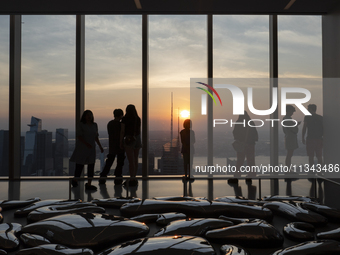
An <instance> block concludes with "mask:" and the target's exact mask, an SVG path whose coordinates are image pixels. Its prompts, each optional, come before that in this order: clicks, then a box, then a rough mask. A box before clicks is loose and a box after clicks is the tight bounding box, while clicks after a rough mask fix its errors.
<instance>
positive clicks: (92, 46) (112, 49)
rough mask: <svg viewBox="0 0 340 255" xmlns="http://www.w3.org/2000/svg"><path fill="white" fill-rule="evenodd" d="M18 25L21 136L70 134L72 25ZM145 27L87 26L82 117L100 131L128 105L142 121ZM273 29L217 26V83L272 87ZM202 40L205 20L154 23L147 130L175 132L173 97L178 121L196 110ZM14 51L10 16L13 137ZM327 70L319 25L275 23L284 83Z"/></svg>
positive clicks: (0, 63) (229, 22) (236, 21)
mask: <svg viewBox="0 0 340 255" xmlns="http://www.w3.org/2000/svg"><path fill="white" fill-rule="evenodd" d="M22 21H23V24H22V105H21V109H22V131H23V132H25V131H27V130H28V127H27V126H26V124H27V123H29V121H30V117H31V116H35V117H38V118H41V119H42V120H43V128H44V129H47V130H50V131H55V129H56V128H68V129H69V130H74V116H75V115H74V109H75V89H74V83H75V69H74V66H75V16H34V15H33V16H23V18H22ZM141 21H142V18H141V16H139V15H135V16H119V15H114V16H95V15H93V16H86V21H85V24H86V31H85V36H86V63H85V64H86V85H85V88H86V92H85V100H86V103H85V107H86V108H87V109H91V110H92V111H93V112H94V115H95V120H96V122H98V125H99V128H100V129H101V130H105V129H106V123H107V121H108V120H110V118H111V117H112V110H113V109H115V108H122V109H125V107H126V105H127V104H131V103H132V104H135V105H136V107H137V110H138V111H139V113H140V114H141V110H142V105H141V104H142V95H141V92H142V90H141V84H142V81H141V78H142V46H141V42H142V24H141ZM268 29H269V17H268V16H251V15H249V16H245V15H229V16H222V15H218V16H214V77H219V78H226V77H233V78H268V77H269V32H268ZM206 34H207V30H206V16H204V15H183V16H175V15H168V16H164V15H163V16H150V17H149V67H150V70H149V79H150V80H149V86H150V91H149V100H150V109H149V114H150V119H149V123H150V130H168V129H170V98H171V92H173V94H174V108H175V111H174V113H175V114H174V116H175V118H177V111H178V109H179V110H180V111H181V110H184V109H189V108H190V89H189V88H190V78H201V77H202V78H204V77H206V72H207V68H206V65H207V51H206V46H207V39H206ZM8 41H9V16H0V91H1V92H0V104H1V105H0V129H8V72H9V71H8V58H9V55H8V51H9V42H8ZM321 64H322V63H321V17H320V16H279V77H281V78H284V77H291V78H320V77H321V75H322V74H321ZM315 91H316V93H315V94H319V95H321V94H320V93H322V90H321V86H320V87H318V86H317V87H316V88H315ZM268 94H269V93H268ZM261 96H262V97H263V94H259V96H258V97H257V98H258V99H259V100H262V101H265V100H264V99H263V98H261ZM316 100H317V101H318V102H319V101H320V100H321V97H320V98H318V99H316ZM181 121H182V120H181ZM175 125H177V123H175Z"/></svg>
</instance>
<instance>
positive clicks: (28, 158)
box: [21, 116, 42, 175]
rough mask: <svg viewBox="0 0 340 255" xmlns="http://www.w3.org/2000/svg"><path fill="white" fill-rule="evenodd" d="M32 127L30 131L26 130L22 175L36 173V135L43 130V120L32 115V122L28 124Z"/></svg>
mask: <svg viewBox="0 0 340 255" xmlns="http://www.w3.org/2000/svg"><path fill="white" fill-rule="evenodd" d="M27 125H28V126H29V127H30V131H27V132H26V136H25V151H24V160H23V168H22V171H21V172H22V173H21V174H22V175H32V174H36V171H35V169H33V168H35V165H34V164H35V162H34V152H35V149H36V136H37V133H38V132H41V127H42V120H41V119H38V118H36V117H33V116H32V117H31V124H27Z"/></svg>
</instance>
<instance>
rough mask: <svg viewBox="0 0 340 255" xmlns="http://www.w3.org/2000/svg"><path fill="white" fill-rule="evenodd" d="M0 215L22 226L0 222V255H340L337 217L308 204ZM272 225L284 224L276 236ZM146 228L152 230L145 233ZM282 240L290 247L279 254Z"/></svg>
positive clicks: (44, 204)
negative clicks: (259, 254)
mask: <svg viewBox="0 0 340 255" xmlns="http://www.w3.org/2000/svg"><path fill="white" fill-rule="evenodd" d="M0 208H2V210H3V211H6V210H13V209H17V210H16V211H15V213H14V216H15V217H26V218H27V222H28V224H27V225H25V226H22V225H20V224H18V223H10V222H7V221H6V218H5V219H3V217H2V215H1V214H0V221H3V220H4V222H5V223H1V224H0V255H1V254H7V253H9V252H13V251H15V252H16V253H15V254H19V255H26V254H37V255H40V254H41V255H42V254H51V255H53V254H74V255H76V254H85V255H91V254H99V255H118V254H119V255H127V254H150V255H153V254H155V255H156V254H157V255H158V254H161V255H167V254H176V255H181V254H183V255H186V254H188V255H189V254H190V255H192V254H194V255H199V254H211V255H212V254H225V255H227V254H228V255H250V254H251V253H250V251H251V249H254V248H255V249H271V251H273V249H274V251H273V252H270V253H271V254H273V255H274V254H275V255H288V254H302V255H307V254H340V243H339V241H340V228H332V227H328V226H329V222H335V223H340V211H339V210H338V209H335V208H331V207H328V206H325V205H320V204H318V203H317V202H315V201H313V200H312V199H310V198H307V197H297V196H295V197H284V196H283V197H280V196H270V197H264V198H262V199H261V200H249V199H246V198H243V197H239V196H238V197H220V198H216V199H215V200H213V201H210V200H207V199H205V198H194V197H157V198H154V199H145V200H141V199H139V198H109V199H95V200H93V201H92V202H82V201H80V200H65V201H64V200H43V201H40V199H39V198H33V199H29V200H25V201H19V200H12V201H0ZM105 208H116V210H117V212H118V213H117V215H112V214H107V213H105V211H106V209H105ZM118 210H119V211H118ZM0 212H1V210H0ZM273 217H282V218H285V219H286V220H287V221H289V223H287V224H286V225H284V226H283V228H282V227H281V228H280V229H279V228H277V227H275V226H274V225H275V224H274V225H273V224H271V223H272V220H273ZM150 224H152V226H154V227H153V228H155V226H157V227H158V230H157V231H153V232H150V228H149V226H151V225H150ZM148 225H149V226H148ZM286 239H287V240H291V241H292V242H295V243H296V244H295V245H293V246H289V247H284V242H285V240H286ZM212 244H214V245H212ZM216 247H219V248H218V249H219V250H216ZM270 253H268V252H267V253H266V254H270Z"/></svg>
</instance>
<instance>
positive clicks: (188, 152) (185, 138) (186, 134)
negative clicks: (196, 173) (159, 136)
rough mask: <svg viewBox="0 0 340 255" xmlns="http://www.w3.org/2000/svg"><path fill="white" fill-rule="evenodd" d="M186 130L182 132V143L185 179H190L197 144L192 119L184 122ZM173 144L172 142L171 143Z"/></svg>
mask: <svg viewBox="0 0 340 255" xmlns="http://www.w3.org/2000/svg"><path fill="white" fill-rule="evenodd" d="M183 127H184V129H182V130H181V132H180V135H181V143H182V149H181V153H182V154H183V163H184V174H185V178H190V171H191V169H192V163H193V158H194V153H195V149H194V143H195V142H196V138H195V132H194V131H193V130H192V122H191V120H190V119H186V120H185V121H184V122H183ZM171 142H172V141H171Z"/></svg>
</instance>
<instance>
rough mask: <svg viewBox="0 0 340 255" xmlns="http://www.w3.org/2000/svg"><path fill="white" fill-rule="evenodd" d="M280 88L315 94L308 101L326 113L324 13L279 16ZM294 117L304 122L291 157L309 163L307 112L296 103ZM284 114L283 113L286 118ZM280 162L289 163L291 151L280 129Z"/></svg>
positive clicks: (300, 127) (296, 161) (295, 96)
mask: <svg viewBox="0 0 340 255" xmlns="http://www.w3.org/2000/svg"><path fill="white" fill-rule="evenodd" d="M278 45H279V48H278V53H279V87H280V88H282V87H288V88H292V87H300V88H304V89H307V90H308V91H309V92H310V93H311V99H310V100H309V101H308V102H307V103H304V104H303V106H304V107H305V108H307V107H308V105H309V104H315V105H317V114H320V115H323V105H322V104H323V100H322V37H321V16H279V17H278ZM287 97H289V98H303V97H304V95H303V94H301V93H300V94H299V93H295V94H294V93H291V94H290V95H287ZM293 106H294V107H295V110H296V111H295V112H294V114H293V116H292V118H293V119H295V120H296V121H301V124H300V125H299V126H298V133H297V141H298V146H297V148H296V149H295V150H294V154H293V157H292V159H291V162H292V164H296V165H302V164H307V163H308V158H307V154H306V153H307V152H306V146H305V145H304V144H303V143H302V128H303V124H304V116H305V115H304V114H303V113H302V111H301V110H300V109H299V108H298V107H297V106H296V105H293ZM282 117H283V116H281V118H282ZM279 137H280V140H279V141H280V143H279V152H280V153H279V159H280V160H279V162H280V163H282V164H284V163H285V156H286V154H287V150H286V148H285V145H284V133H283V130H282V129H280V130H279Z"/></svg>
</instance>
